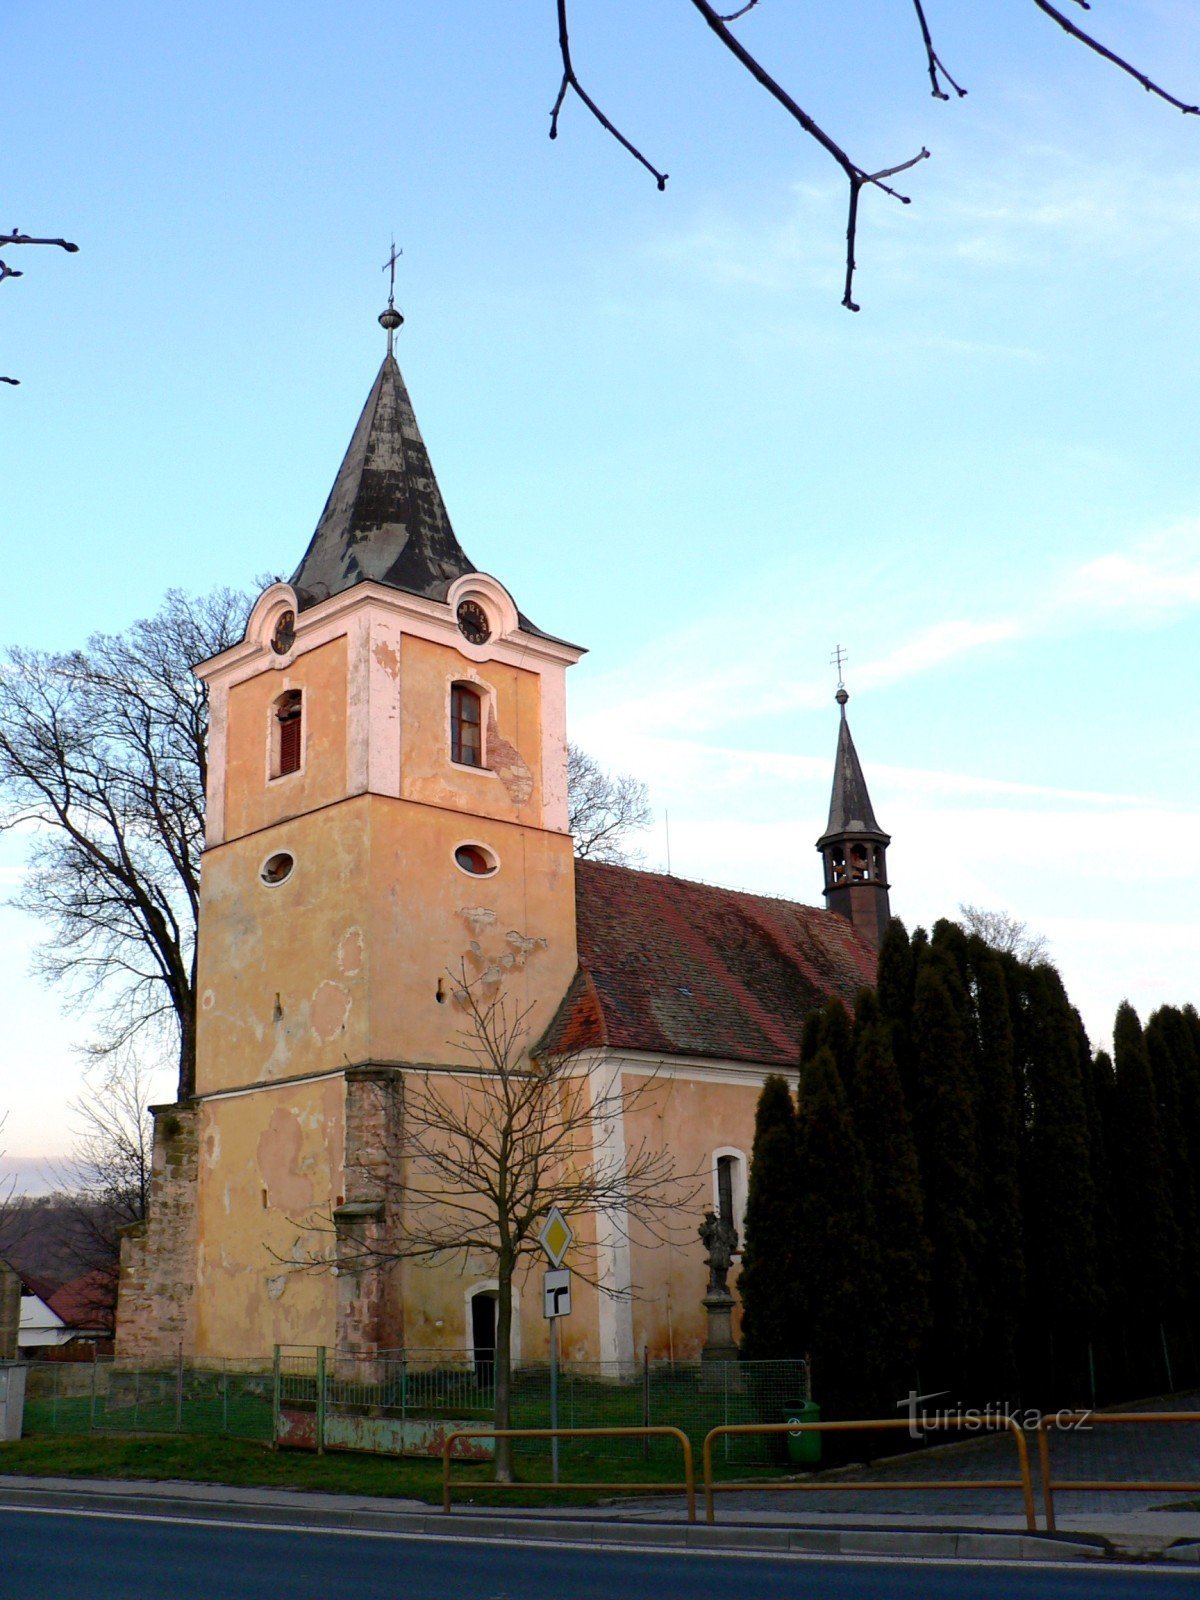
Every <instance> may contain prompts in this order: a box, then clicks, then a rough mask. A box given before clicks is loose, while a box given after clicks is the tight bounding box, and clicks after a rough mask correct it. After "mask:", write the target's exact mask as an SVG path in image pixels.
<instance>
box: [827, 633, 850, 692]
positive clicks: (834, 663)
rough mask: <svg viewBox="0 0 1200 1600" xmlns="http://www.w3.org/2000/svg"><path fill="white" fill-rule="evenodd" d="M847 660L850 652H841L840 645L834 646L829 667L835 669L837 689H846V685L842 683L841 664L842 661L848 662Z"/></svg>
mask: <svg viewBox="0 0 1200 1600" xmlns="http://www.w3.org/2000/svg"><path fill="white" fill-rule="evenodd" d="M849 659H850V652H849V651H848V650H843V649H842V647H841V645H840V644H839V645H835V646H834V651H833V654H832V655H831V656H830V658H829V664H830V666H831V667H836V668H837V675H838V688H839V689H844V688H845V687H846V685H845V684H844V683H843V682H842V663H843V662H844V661H849Z"/></svg>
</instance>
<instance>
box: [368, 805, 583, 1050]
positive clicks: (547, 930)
mask: <svg viewBox="0 0 1200 1600" xmlns="http://www.w3.org/2000/svg"><path fill="white" fill-rule="evenodd" d="M374 804H375V807H376V809H375V813H374V819H373V822H372V825H371V831H370V837H371V874H370V876H371V882H372V883H373V884H374V886H375V893H374V896H373V898H372V902H371V910H370V923H369V931H368V941H369V946H370V951H371V957H370V963H371V986H370V1006H371V1059H373V1060H376V1061H416V1062H449V1063H455V1062H465V1061H466V1059H467V1058H466V1056H465V1055H464V1054H463V1052H462V1050H461V1048H460V1047H458V1048H456V1047H455V1042H456V1040H457V1036H458V1034H459V1033H460V1032H461V1030H462V1027H463V1021H464V1019H463V1013H462V1010H461V1008H460V1006H459V1005H458V1004H457V1003H456V1001H455V999H454V987H455V980H456V979H457V978H458V977H459V975H460V973H461V972H462V971H463V970H465V972H466V975H467V977H468V979H469V980H474V979H478V980H480V981H481V982H482V984H483V986H484V989H485V990H487V989H488V988H490V987H491V986H493V985H499V984H503V986H504V992H505V993H506V995H508V996H510V997H511V1000H512V1003H513V1004H514V1005H516V1006H518V1007H524V1006H531V1007H532V1008H533V1009H532V1011H531V1013H530V1017H529V1021H528V1026H529V1030H530V1038H531V1039H532V1040H536V1039H537V1037H538V1035H539V1034H540V1033H541V1031H542V1030H543V1029H544V1028H545V1027H546V1026H547V1025H548V1024H549V1022H550V1019H551V1018H552V1016H553V1015H554V1012H555V1010H556V1009H557V1007H558V1004H559V1001H560V1000H561V999H562V997H563V995H564V994H565V993H566V991H567V987H568V985H569V984H570V982H571V979H572V977H573V976H574V974H575V967H576V960H577V957H576V948H575V878H574V858H573V856H572V853H571V841H570V839H569V838H567V837H566V836H564V835H563V834H558V833H544V832H541V831H540V830H538V829H534V828H517V827H513V826H512V825H511V824H508V823H504V822H500V821H487V820H482V819H476V818H471V819H466V818H463V817H460V816H457V815H455V814H454V813H453V812H447V811H443V810H436V809H434V808H432V807H429V806H423V805H408V804H405V803H404V802H403V801H401V802H399V803H389V802H386V801H376V802H374ZM464 842H474V843H477V844H482V845H484V846H486V847H487V848H488V849H490V850H491V851H493V852H494V854H495V856H496V858H497V860H498V861H499V863H500V866H499V870H498V871H497V872H496V873H494V874H493V875H492V876H491V877H473V876H472V875H471V874H469V873H466V872H464V871H463V870H462V869H461V868H460V867H458V866H456V865H455V862H454V850H455V847H456V846H457V845H459V844H462V843H464ZM439 982H440V983H441V985H442V994H443V1000H442V1002H441V1003H440V1004H439V1002H438V998H437V996H438V985H439ZM352 1059H353V1058H352Z"/></svg>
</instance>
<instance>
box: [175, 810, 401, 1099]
mask: <svg viewBox="0 0 1200 1600" xmlns="http://www.w3.org/2000/svg"><path fill="white" fill-rule="evenodd" d="M370 806H371V801H370V800H369V799H368V798H367V797H366V796H363V797H360V798H358V799H354V800H349V801H346V802H344V803H343V804H342V805H340V806H333V807H329V808H327V809H326V810H324V811H320V812H317V813H316V814H315V815H313V816H305V817H296V818H294V819H293V820H292V821H290V822H287V823H283V824H280V825H279V826H278V827H275V828H270V829H268V830H266V832H265V833H260V834H255V835H253V836H251V837H250V838H244V839H238V840H235V841H233V842H232V843H230V844H225V845H221V846H219V847H218V848H217V849H215V850H210V851H209V852H208V853H207V854H206V856H205V858H204V867H203V873H202V877H201V914H200V940H199V964H198V985H197V986H198V989H199V1008H198V1013H197V1065H196V1088H197V1091H198V1093H200V1094H209V1093H211V1092H212V1091H214V1090H216V1089H229V1088H241V1087H243V1086H244V1085H246V1084H251V1083H269V1082H273V1081H275V1080H278V1079H280V1078H289V1077H298V1076H300V1075H302V1074H307V1073H313V1072H324V1071H329V1070H331V1069H334V1068H337V1067H342V1066H345V1065H346V1063H347V1061H350V1062H358V1061H363V1060H365V1059H368V1057H369V1054H370V1040H369V1036H368V1007H367V979H368V954H369V950H368V942H367V932H366V911H367V906H368V904H369V895H370V878H369V875H368V873H369V862H370V847H369V838H370V816H371V812H370ZM278 850H287V851H289V852H290V853H291V854H292V856H293V857H294V858H295V863H296V864H295V867H294V869H293V871H292V874H291V876H290V877H289V878H288V879H287V881H286V882H284V883H281V884H277V885H273V886H268V885H266V884H264V883H263V882H262V879H261V877H260V869H261V866H262V863H263V861H264V860H265V859H266V857H268V856H269V855H271V854H272V853H273V852H275V851H278Z"/></svg>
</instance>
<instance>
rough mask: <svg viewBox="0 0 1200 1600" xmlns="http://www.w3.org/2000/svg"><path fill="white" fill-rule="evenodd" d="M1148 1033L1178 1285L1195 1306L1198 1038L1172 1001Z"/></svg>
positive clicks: (1183, 1300)
mask: <svg viewBox="0 0 1200 1600" xmlns="http://www.w3.org/2000/svg"><path fill="white" fill-rule="evenodd" d="M1145 1037H1146V1053H1147V1056H1148V1058H1149V1061H1150V1076H1151V1078H1152V1080H1153V1083H1154V1097H1155V1101H1156V1102H1157V1107H1158V1124H1159V1129H1160V1131H1161V1133H1162V1139H1163V1149H1164V1153H1165V1156H1166V1162H1167V1180H1168V1188H1169V1191H1170V1204H1171V1214H1172V1216H1173V1218H1174V1222H1175V1231H1176V1237H1177V1247H1178V1249H1179V1261H1178V1267H1177V1273H1178V1277H1177V1281H1176V1285H1175V1287H1176V1291H1177V1296H1178V1299H1179V1301H1180V1303H1181V1304H1183V1305H1189V1304H1191V1303H1192V1302H1194V1301H1195V1299H1196V1290H1197V1283H1198V1281H1200V1280H1198V1277H1197V1267H1198V1265H1200V1262H1198V1259H1197V1246H1198V1244H1200V1240H1198V1238H1197V1235H1198V1234H1200V1216H1198V1213H1197V1195H1196V1168H1195V1166H1194V1164H1193V1163H1194V1161H1195V1156H1196V1151H1195V1149H1194V1142H1193V1137H1192V1124H1193V1121H1194V1117H1195V1110H1196V1108H1195V1103H1194V1100H1195V1059H1194V1054H1193V1047H1192V1040H1191V1035H1190V1033H1189V1030H1188V1027H1187V1024H1186V1023H1185V1021H1184V1019H1183V1016H1182V1015H1181V1013H1180V1012H1178V1011H1176V1010H1175V1009H1174V1008H1173V1007H1171V1006H1162V1007H1160V1009H1159V1010H1158V1011H1156V1012H1155V1013H1154V1015H1153V1016H1152V1017H1151V1018H1150V1020H1149V1022H1147V1024H1146V1035H1145Z"/></svg>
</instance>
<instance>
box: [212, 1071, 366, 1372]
mask: <svg viewBox="0 0 1200 1600" xmlns="http://www.w3.org/2000/svg"><path fill="white" fill-rule="evenodd" d="M343 1097H344V1086H343V1082H342V1079H341V1078H340V1077H332V1078H326V1079H322V1080H320V1081H318V1082H316V1083H304V1084H288V1085H286V1086H283V1087H281V1088H279V1089H276V1090H273V1091H272V1092H270V1093H259V1094H250V1095H238V1096H234V1097H231V1098H229V1099H220V1100H209V1101H207V1102H206V1103H205V1104H204V1106H203V1108H202V1113H201V1123H200V1172H199V1194H198V1208H199V1210H198V1238H199V1251H198V1260H197V1274H196V1346H197V1351H198V1353H200V1354H207V1355H223V1356H230V1357H234V1356H241V1357H260V1358H261V1357H263V1356H268V1355H270V1353H271V1349H272V1347H273V1346H274V1345H275V1344H329V1343H331V1342H332V1334H333V1326H334V1294H335V1280H334V1278H333V1277H332V1276H331V1275H330V1273H329V1272H328V1271H313V1270H311V1268H306V1267H305V1266H304V1263H305V1262H306V1261H309V1260H311V1259H312V1258H313V1257H319V1256H320V1255H322V1254H323V1253H324V1252H325V1250H326V1249H327V1248H328V1247H329V1246H330V1245H331V1243H332V1239H331V1236H330V1234H329V1233H328V1232H327V1231H324V1230H322V1229H320V1228H316V1229H314V1228H311V1227H308V1226H306V1225H305V1224H306V1222H310V1221H312V1220H315V1219H318V1218H319V1217H320V1216H321V1215H322V1214H324V1216H325V1218H326V1225H327V1220H328V1212H329V1208H330V1206H331V1204H333V1203H336V1201H337V1199H338V1193H337V1186H338V1185H339V1184H340V1182H341V1163H342V1128H343V1123H342V1108H343Z"/></svg>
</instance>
